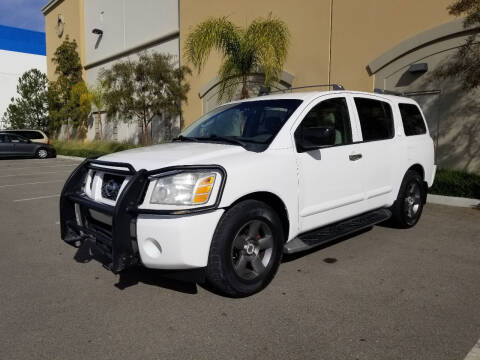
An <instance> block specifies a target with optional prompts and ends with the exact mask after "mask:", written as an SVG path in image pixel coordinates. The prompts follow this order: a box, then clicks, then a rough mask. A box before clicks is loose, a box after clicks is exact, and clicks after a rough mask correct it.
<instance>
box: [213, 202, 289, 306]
mask: <svg viewBox="0 0 480 360" xmlns="http://www.w3.org/2000/svg"><path fill="white" fill-rule="evenodd" d="M283 244H284V233H283V227H282V223H281V221H280V218H279V217H278V215H277V214H276V212H275V211H274V210H273V209H272V208H271V207H270V206H268V205H267V204H265V203H263V202H260V201H257V200H245V201H242V202H240V203H238V204H237V205H235V206H233V207H232V208H231V209H229V210H228V211H227V212H226V213H225V214H224V215H223V216H222V218H221V219H220V222H219V223H218V225H217V228H216V230H215V234H214V236H213V240H212V245H211V247H210V253H209V257H208V265H207V271H206V278H207V281H208V283H209V284H210V285H211V286H212V287H213V288H215V289H216V290H217V291H219V292H220V293H222V294H225V295H228V296H232V297H244V296H249V295H252V294H254V293H256V292H258V291H260V290H262V289H263V288H265V287H266V286H267V285H268V284H269V283H270V281H272V279H273V277H274V276H275V274H276V272H277V270H278V267H279V265H280V262H281V259H282V254H283Z"/></svg>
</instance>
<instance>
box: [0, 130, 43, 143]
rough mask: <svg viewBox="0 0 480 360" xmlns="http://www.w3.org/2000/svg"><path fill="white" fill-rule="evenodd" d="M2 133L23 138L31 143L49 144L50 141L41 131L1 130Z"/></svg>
mask: <svg viewBox="0 0 480 360" xmlns="http://www.w3.org/2000/svg"><path fill="white" fill-rule="evenodd" d="M1 131H2V132H8V133H13V134H17V135H20V136H23V137H25V138H27V139H30V140H31V141H32V142H36V143H42V144H50V139H49V138H48V136H47V134H45V133H44V132H43V131H42V130H28V129H19V130H1Z"/></svg>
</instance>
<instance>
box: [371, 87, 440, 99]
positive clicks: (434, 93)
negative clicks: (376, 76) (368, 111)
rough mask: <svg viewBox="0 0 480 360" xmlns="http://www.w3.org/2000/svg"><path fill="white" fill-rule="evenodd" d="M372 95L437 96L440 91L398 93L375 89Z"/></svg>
mask: <svg viewBox="0 0 480 360" xmlns="http://www.w3.org/2000/svg"><path fill="white" fill-rule="evenodd" d="M373 92H374V93H377V94H384V95H396V96H406V97H408V96H420V95H437V94H441V93H442V91H441V90H420V91H406V92H398V91H390V90H383V89H378V88H375V89H374V90H373Z"/></svg>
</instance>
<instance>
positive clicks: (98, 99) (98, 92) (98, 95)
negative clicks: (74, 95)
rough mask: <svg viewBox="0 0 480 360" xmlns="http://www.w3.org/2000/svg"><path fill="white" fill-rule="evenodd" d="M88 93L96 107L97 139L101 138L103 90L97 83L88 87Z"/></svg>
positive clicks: (103, 104)
mask: <svg viewBox="0 0 480 360" xmlns="http://www.w3.org/2000/svg"><path fill="white" fill-rule="evenodd" d="M88 91H89V95H90V102H91V103H92V104H93V105H94V106H95V107H96V108H97V120H98V140H102V137H103V131H102V130H103V129H102V110H103V107H104V106H105V99H104V96H103V94H104V90H103V87H102V85H101V84H97V85H96V86H95V87H91V88H89V89H88Z"/></svg>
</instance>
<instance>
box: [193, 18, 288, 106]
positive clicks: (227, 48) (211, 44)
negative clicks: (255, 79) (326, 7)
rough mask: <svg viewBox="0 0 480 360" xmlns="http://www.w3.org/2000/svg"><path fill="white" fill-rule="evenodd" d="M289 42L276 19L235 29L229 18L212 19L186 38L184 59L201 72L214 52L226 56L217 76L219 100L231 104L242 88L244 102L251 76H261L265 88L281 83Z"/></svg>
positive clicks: (284, 27)
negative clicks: (280, 78) (277, 82)
mask: <svg viewBox="0 0 480 360" xmlns="http://www.w3.org/2000/svg"><path fill="white" fill-rule="evenodd" d="M289 42H290V33H289V31H288V27H287V25H286V24H285V22H283V21H282V20H280V19H278V18H275V17H273V16H272V15H271V14H270V15H269V16H268V17H267V18H257V19H255V20H254V21H253V22H252V23H251V24H250V25H249V26H248V27H247V28H240V27H238V26H236V25H234V24H233V23H232V22H231V21H230V20H229V19H228V18H227V17H221V18H210V19H207V20H206V21H204V22H202V23H200V24H198V25H197V26H196V27H195V28H194V29H193V30H192V31H191V32H190V34H189V35H188V36H187V39H186V44H185V48H184V51H185V56H186V58H187V60H188V61H189V62H191V63H192V64H193V65H194V67H195V68H196V69H197V70H198V71H199V72H200V71H201V70H202V69H203V67H204V66H205V63H206V61H207V59H208V57H209V55H210V53H211V51H212V50H217V51H219V52H220V53H221V54H222V55H223V62H222V64H221V66H220V69H219V72H218V75H219V78H220V90H219V100H220V101H221V100H231V99H232V97H233V96H234V94H235V91H236V87H237V85H238V84H239V83H241V84H242V98H248V96H249V94H248V88H247V81H248V76H250V75H253V74H258V73H261V74H263V75H264V76H265V82H264V85H265V86H270V85H271V84H272V83H274V82H275V81H278V79H279V77H280V74H281V72H282V70H283V66H284V63H285V60H286V57H287V53H288V47H289Z"/></svg>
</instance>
